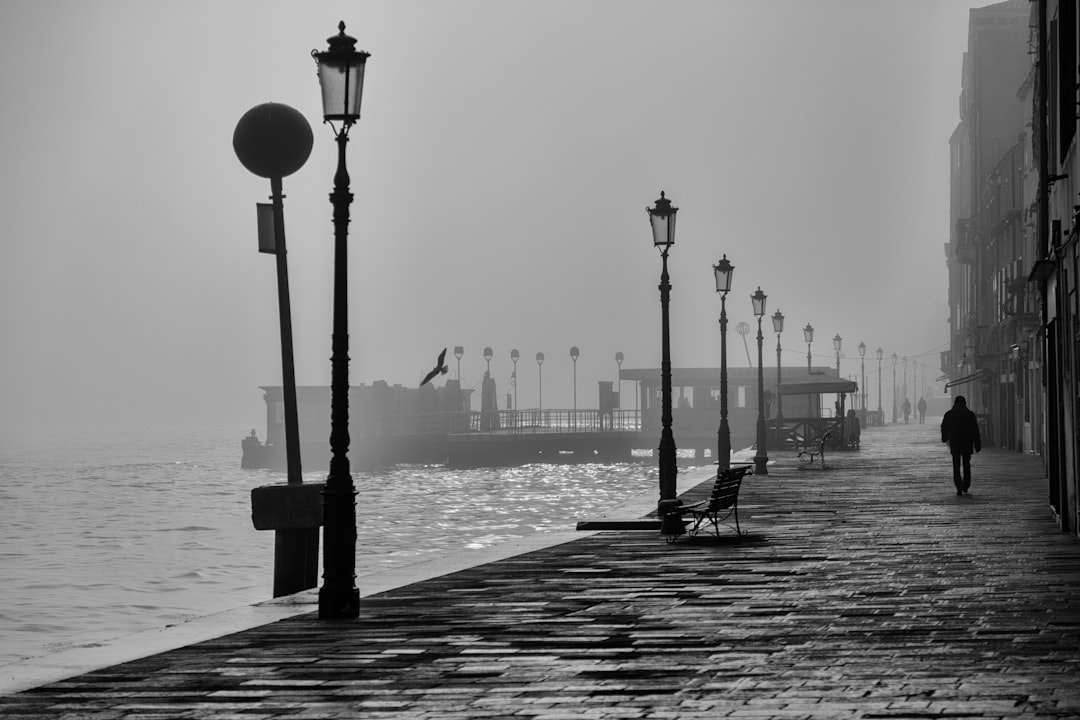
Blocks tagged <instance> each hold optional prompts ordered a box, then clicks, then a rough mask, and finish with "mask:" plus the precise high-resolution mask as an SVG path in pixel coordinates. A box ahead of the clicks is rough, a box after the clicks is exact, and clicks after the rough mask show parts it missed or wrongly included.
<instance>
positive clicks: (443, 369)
mask: <svg viewBox="0 0 1080 720" xmlns="http://www.w3.org/2000/svg"><path fill="white" fill-rule="evenodd" d="M444 360H446V348H443V349H442V352H441V353H439V359H438V360H436V361H435V368H434V369H433V370H432V371H431V372H429V373H428V374H427V375H425V376H424V379H423V380H421V381H420V387H424V386H425V385H427V384H428V383H429V382H431V379H432V378H433V377H435V376H436V375H445V374H446V373H447V371H449V370H450V368H449V367H447V366H446V365H443V361H444Z"/></svg>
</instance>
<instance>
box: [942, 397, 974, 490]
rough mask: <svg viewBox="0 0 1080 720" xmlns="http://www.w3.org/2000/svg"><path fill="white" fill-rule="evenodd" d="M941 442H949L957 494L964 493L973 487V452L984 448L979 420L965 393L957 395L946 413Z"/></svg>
mask: <svg viewBox="0 0 1080 720" xmlns="http://www.w3.org/2000/svg"><path fill="white" fill-rule="evenodd" d="M941 442H947V443H949V452H951V453H952V466H953V484H954V485H956V494H957V495H963V494H964V493H966V492H967V491H968V490H969V489H970V488H971V452H972V451H973V450H974V451H975V452H979V451H980V450H982V438H980V437H979V421H978V419H977V418H976V417H975V413H973V412H971V410H968V406H967V400H966V399H965V398H964V396H963V395H957V396H956V400H954V401H953V406H952V409H951V410H949V411H948V412H947V413H945V417H944V418H942V420H941ZM961 470H963V474H962V475H961Z"/></svg>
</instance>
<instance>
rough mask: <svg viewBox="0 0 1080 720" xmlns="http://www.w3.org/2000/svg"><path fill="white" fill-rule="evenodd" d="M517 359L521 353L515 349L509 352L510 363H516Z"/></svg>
mask: <svg viewBox="0 0 1080 720" xmlns="http://www.w3.org/2000/svg"><path fill="white" fill-rule="evenodd" d="M519 357H521V353H519V352H518V351H517V348H514V349H513V350H511V351H510V360H511V361H512V362H517V361H518V358H519Z"/></svg>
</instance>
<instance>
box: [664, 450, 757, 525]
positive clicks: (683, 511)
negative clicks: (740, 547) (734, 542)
mask: <svg viewBox="0 0 1080 720" xmlns="http://www.w3.org/2000/svg"><path fill="white" fill-rule="evenodd" d="M753 467H754V466H753V465H739V466H735V467H731V468H728V469H727V470H721V471H719V472H718V473H717V475H716V481H715V482H714V483H713V487H712V491H711V492H710V493H709V499H708V500H702V501H701V502H698V503H694V504H693V505H683V504H682V502H681V501H672V502H673V503H676V505H675V507H673V508H672V509H671V510H669V511H667V512H666V513H665V517H664V522H663V525H662V529H661V532H662V533H663V534H664V536H665V537H666V538H667V541H668V542H669V543H673V542H675V540H676V539H678V537H679V535H682V534H684V533H689V535H690V537H694V536H696V535H698V534H700V533H701V532H703V531H706V530H708V527H709V525H711V526H712V528H713V534H714V535H716V536H717V537H720V523H725V524H727V525H728V526H729V527H730V523H728V522H727V521H728V518H732V517H733V518H734V519H735V534H737V535H740V536H741V535H742V534H743V532H742V528H741V527H739V488H740V487H742V480H743V478H744V477H746V476H747V475H753V474H754V471H753ZM683 515H689V516H690V517H691V518H693V521H694V524H693V526H692V527H691V528H690V529H689V530H686V527H685V525H684V523H685V522H686V521H684V520H683Z"/></svg>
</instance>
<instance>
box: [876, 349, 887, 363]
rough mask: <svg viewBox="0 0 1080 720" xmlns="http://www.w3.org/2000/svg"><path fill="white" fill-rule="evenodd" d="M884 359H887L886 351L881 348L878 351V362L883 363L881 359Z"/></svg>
mask: <svg viewBox="0 0 1080 720" xmlns="http://www.w3.org/2000/svg"><path fill="white" fill-rule="evenodd" d="M883 357H885V351H884V350H882V349H881V348H878V349H877V359H878V362H881V358H883Z"/></svg>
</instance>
